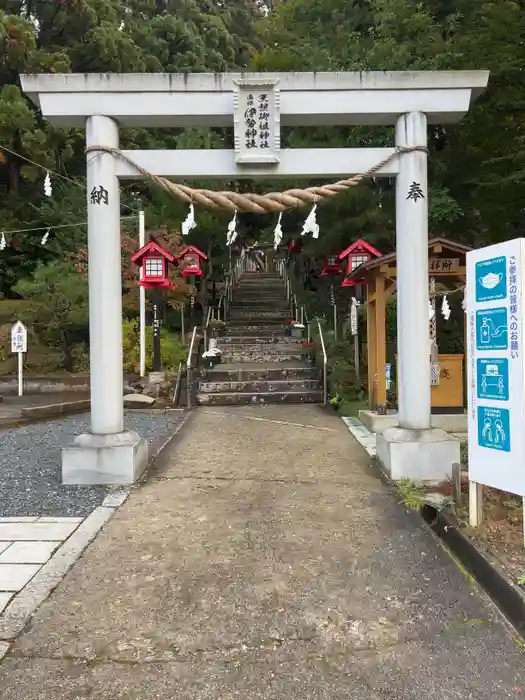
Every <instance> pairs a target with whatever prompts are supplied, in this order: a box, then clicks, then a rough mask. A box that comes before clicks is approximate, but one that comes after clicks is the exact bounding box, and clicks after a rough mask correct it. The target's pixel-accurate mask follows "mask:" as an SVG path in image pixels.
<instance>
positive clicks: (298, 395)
mask: <svg viewBox="0 0 525 700" xmlns="http://www.w3.org/2000/svg"><path fill="white" fill-rule="evenodd" d="M322 400H323V392H322V391H320V390H316V391H282V392H281V391H275V392H261V393H258V392H257V393H250V392H231V393H229V394H221V393H218V394H217V393H209V394H206V393H201V392H199V393H198V394H197V403H198V404H199V405H200V406H246V405H254V404H255V405H256V404H265V403H321V402H322Z"/></svg>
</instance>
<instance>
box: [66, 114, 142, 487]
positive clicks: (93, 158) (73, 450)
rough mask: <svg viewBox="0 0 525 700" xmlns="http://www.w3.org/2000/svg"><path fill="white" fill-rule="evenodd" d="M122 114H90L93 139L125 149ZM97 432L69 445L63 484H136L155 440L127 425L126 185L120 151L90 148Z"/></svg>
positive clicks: (91, 297)
mask: <svg viewBox="0 0 525 700" xmlns="http://www.w3.org/2000/svg"><path fill="white" fill-rule="evenodd" d="M118 145H119V127H118V124H117V122H116V121H115V120H113V119H110V118H109V117H105V116H102V115H95V116H92V117H89V118H88V119H87V120H86V146H87V148H88V149H89V148H90V147H96V146H106V147H109V148H118ZM86 174H87V210H88V249H89V260H88V276H89V347H90V379H91V432H90V433H87V434H84V435H78V436H77V437H76V438H75V439H74V440H73V443H72V444H71V445H69V446H68V447H65V448H64V449H63V450H62V483H64V484H132V483H133V482H134V481H136V479H137V478H138V476H140V474H141V473H142V471H143V470H144V468H145V467H146V464H147V461H148V443H147V441H146V440H144V439H143V438H141V437H140V436H139V435H137V433H134V432H131V431H127V432H126V431H125V430H124V405H123V372H122V271H121V261H120V258H121V253H120V186H119V181H118V177H117V175H116V173H115V158H114V157H113V155H111V154H109V153H102V152H100V153H93V152H89V151H88V154H87V169H86Z"/></svg>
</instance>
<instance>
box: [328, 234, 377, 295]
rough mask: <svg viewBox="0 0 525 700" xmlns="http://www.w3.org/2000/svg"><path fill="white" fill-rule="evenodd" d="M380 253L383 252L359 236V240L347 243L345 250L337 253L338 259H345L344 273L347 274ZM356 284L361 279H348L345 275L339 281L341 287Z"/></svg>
mask: <svg viewBox="0 0 525 700" xmlns="http://www.w3.org/2000/svg"><path fill="white" fill-rule="evenodd" d="M382 255H383V254H382V253H380V252H379V250H377V249H376V248H374V246H371V245H370V243H367V242H366V241H364V240H363V239H362V238H359V240H357V241H355V243H352V244H351V245H349V246H348V248H346V250H343V252H342V253H339V260H341V261H343V260H346V272H345V275H347V276H348V275H349V274H350V273H351V272H353V271H354V270H355V269H356V268H357V267H359V266H360V265H364V263H367V262H368V261H369V260H372V258H380V257H381V256H382ZM358 284H362V281H356V280H348V279H346V277H345V279H344V280H343V281H342V282H341V287H355V286H356V285H358Z"/></svg>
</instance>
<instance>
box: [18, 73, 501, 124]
mask: <svg viewBox="0 0 525 700" xmlns="http://www.w3.org/2000/svg"><path fill="white" fill-rule="evenodd" d="M488 79H489V72H488V71H476V70H474V71H393V72H386V71H370V72H345V73H336V72H335V73H190V74H188V75H184V74H180V73H123V74H120V73H115V74H113V73H87V74H81V73H71V74H40V75H22V76H21V82H22V88H23V90H24V92H25V93H26V94H27V95H28V96H29V97H30V98H31V100H32V101H33V102H34V103H35V104H36V105H37V106H38V107H39V108H40V109H41V111H42V115H43V116H44V117H45V118H46V119H47V120H48V121H49V122H50V123H51V124H53V125H54V126H59V127H75V128H83V127H84V125H85V120H86V118H88V117H90V116H93V115H96V114H102V115H105V116H108V117H112V118H113V119H115V120H116V121H117V122H118V123H119V124H120V125H121V126H122V127H192V126H204V127H206V126H207V127H228V126H231V125H232V119H233V113H234V91H235V85H236V84H238V83H239V82H254V83H260V84H261V85H263V84H269V83H274V84H275V85H277V86H278V88H279V93H280V97H279V99H280V105H279V109H280V119H281V124H282V125H283V126H324V125H326V126H329V125H341V126H342V125H352V124H356V125H368V124H369V125H388V124H395V123H396V121H397V119H398V118H399V117H400V116H401V115H402V114H406V113H408V112H424V113H425V114H426V115H427V119H428V123H430V124H451V123H454V122H458V121H459V120H460V119H461V118H462V117H463V116H464V115H465V114H466V112H467V111H468V109H469V107H470V104H471V102H472V101H473V100H474V99H476V98H477V97H478V96H479V95H480V94H481V93H482V92H483V90H484V89H485V87H486V86H487V83H488ZM321 93H322V95H321Z"/></svg>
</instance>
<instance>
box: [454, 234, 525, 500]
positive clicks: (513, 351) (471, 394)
mask: <svg viewBox="0 0 525 700" xmlns="http://www.w3.org/2000/svg"><path fill="white" fill-rule="evenodd" d="M524 263H525V239H523V238H517V239H515V240H513V241H506V242H505V243H499V244H497V245H493V246H488V247H487V248H481V249H479V250H473V251H471V252H469V253H467V324H468V330H467V345H468V347H467V352H466V355H467V365H468V366H467V376H468V448H469V479H470V480H471V481H474V482H476V483H478V484H485V485H486V486H492V487H494V488H497V489H501V490H503V491H509V492H510V493H515V494H518V495H520V496H525V371H524V367H525V366H524V359H525V353H524V350H525V349H524V347H523V304H524V289H523V284H524V274H523V264H524Z"/></svg>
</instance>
